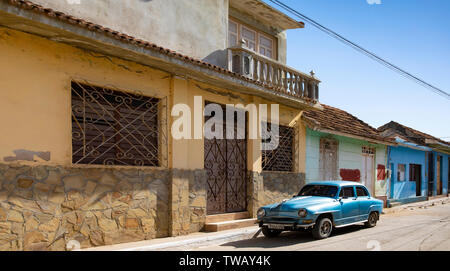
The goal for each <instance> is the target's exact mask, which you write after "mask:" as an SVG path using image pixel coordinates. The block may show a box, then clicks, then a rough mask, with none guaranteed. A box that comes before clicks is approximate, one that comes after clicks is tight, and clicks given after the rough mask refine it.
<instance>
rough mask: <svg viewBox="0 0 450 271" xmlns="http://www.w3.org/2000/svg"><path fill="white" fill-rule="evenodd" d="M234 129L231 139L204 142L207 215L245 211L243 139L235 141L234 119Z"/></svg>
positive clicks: (245, 160)
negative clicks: (233, 136)
mask: <svg viewBox="0 0 450 271" xmlns="http://www.w3.org/2000/svg"><path fill="white" fill-rule="evenodd" d="M225 115H226V114H224V116H225ZM224 123H226V122H225V120H224ZM223 129H224V135H225V129H226V125H223ZM234 129H235V133H234V134H235V138H234V139H217V138H213V139H206V138H205V139H204V142H205V157H204V158H205V170H206V175H207V181H206V183H207V205H206V209H207V214H208V215H212V214H221V213H232V212H240V211H245V210H246V209H247V201H246V191H247V189H246V177H247V140H246V136H245V138H244V139H237V138H236V135H237V121H236V119H235V122H234Z"/></svg>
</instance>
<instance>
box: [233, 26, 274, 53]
mask: <svg viewBox="0 0 450 271" xmlns="http://www.w3.org/2000/svg"><path fill="white" fill-rule="evenodd" d="M240 40H244V41H245V45H246V46H247V47H248V48H249V49H250V50H252V51H255V52H258V53H260V54H261V55H263V56H266V57H269V58H273V59H275V58H276V54H275V38H273V37H271V36H269V35H267V34H264V33H262V32H261V31H257V30H255V29H252V28H251V27H248V26H246V25H243V24H241V23H238V22H237V21H233V20H231V19H230V20H228V46H229V47H233V46H236V45H238V43H239V41H240Z"/></svg>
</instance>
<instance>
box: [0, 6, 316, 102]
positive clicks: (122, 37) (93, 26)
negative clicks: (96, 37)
mask: <svg viewBox="0 0 450 271" xmlns="http://www.w3.org/2000/svg"><path fill="white" fill-rule="evenodd" d="M0 1H6V2H8V3H9V4H11V5H14V6H16V7H19V8H22V9H28V10H33V11H35V12H38V13H41V14H43V15H46V16H49V17H56V18H58V19H59V20H61V21H64V22H67V23H70V24H74V25H78V26H80V27H83V28H86V29H89V30H91V31H97V32H99V33H103V34H105V35H108V36H111V37H113V38H115V39H118V40H121V41H123V42H127V43H131V44H134V45H137V46H141V47H145V48H149V49H153V50H157V51H159V52H161V53H164V54H166V55H169V56H172V57H176V58H178V59H181V60H183V61H186V62H190V63H192V64H196V65H199V66H202V67H205V68H208V69H211V70H215V71H217V72H220V73H224V74H228V75H231V76H234V77H237V78H239V79H242V80H245V81H248V82H251V83H254V84H257V85H259V86H263V87H265V88H267V89H271V90H274V91H275V92H278V91H277V90H276V89H275V88H274V87H272V86H268V85H265V84H263V83H261V82H259V81H256V80H253V79H250V78H247V77H245V76H242V75H241V74H238V73H234V72H231V71H229V70H227V69H224V68H222V67H219V66H216V65H212V64H210V63H207V62H204V61H202V60H199V59H194V58H192V57H190V56H186V55H183V54H181V53H178V52H176V51H172V50H170V49H166V48H164V47H161V46H158V45H156V44H153V43H151V42H148V41H143V40H140V39H137V38H135V37H132V36H129V35H126V34H124V33H120V32H118V31H115V30H113V29H110V28H107V27H104V26H101V25H98V24H95V23H92V22H88V21H85V20H83V19H80V18H76V17H73V16H71V15H67V14H65V13H63V12H59V11H55V10H53V9H51V8H45V7H43V6H41V5H38V4H35V3H33V2H31V1H28V0H0ZM285 94H287V95H290V94H289V93H285ZM292 96H293V97H295V98H299V97H297V96H294V95H292ZM301 99H302V100H305V101H306V102H309V103H313V104H315V103H317V101H316V100H313V99H310V98H308V97H302V98H301Z"/></svg>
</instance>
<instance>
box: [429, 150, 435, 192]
mask: <svg viewBox="0 0 450 271" xmlns="http://www.w3.org/2000/svg"><path fill="white" fill-rule="evenodd" d="M433 160H434V155H433V153H431V152H430V153H428V196H429V197H431V196H433V190H434V163H433Z"/></svg>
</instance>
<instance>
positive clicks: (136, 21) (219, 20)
mask: <svg viewBox="0 0 450 271" xmlns="http://www.w3.org/2000/svg"><path fill="white" fill-rule="evenodd" d="M33 2H35V3H37V4H40V5H43V6H44V7H49V8H53V9H55V10H58V11H62V12H64V13H67V14H70V15H73V16H75V17H78V18H83V19H85V20H87V21H91V22H93V23H96V24H99V25H102V26H105V27H109V28H111V29H113V30H116V31H119V32H123V33H125V34H128V35H130V36H134V37H136V38H139V39H143V40H146V41H150V42H153V43H155V44H157V45H159V46H163V47H166V48H169V49H171V50H175V51H178V52H180V53H183V54H186V55H189V56H192V57H195V58H198V59H210V60H211V61H212V62H213V61H218V62H223V63H225V61H226V58H225V55H224V54H223V52H222V51H223V50H224V49H225V48H226V45H227V27H228V0H144V1H142V0H127V1H123V0H103V1H92V0H81V1H80V4H69V3H68V1H65V0H60V1H54V0H33ZM213 64H216V63H213Z"/></svg>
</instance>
